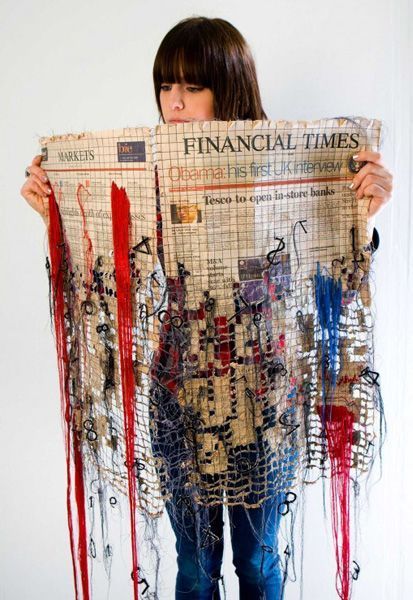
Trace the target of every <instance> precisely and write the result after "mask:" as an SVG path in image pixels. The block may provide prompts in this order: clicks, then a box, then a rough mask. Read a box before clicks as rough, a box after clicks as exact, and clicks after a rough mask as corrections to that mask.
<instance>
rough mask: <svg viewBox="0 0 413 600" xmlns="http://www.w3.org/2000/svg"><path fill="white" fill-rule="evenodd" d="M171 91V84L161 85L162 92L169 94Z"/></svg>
mask: <svg viewBox="0 0 413 600" xmlns="http://www.w3.org/2000/svg"><path fill="white" fill-rule="evenodd" d="M170 89H171V86H170V84H169V83H162V84H161V90H162V91H163V92H169V90H170Z"/></svg>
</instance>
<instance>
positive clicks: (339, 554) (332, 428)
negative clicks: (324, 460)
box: [325, 406, 354, 600]
mask: <svg viewBox="0 0 413 600" xmlns="http://www.w3.org/2000/svg"><path fill="white" fill-rule="evenodd" d="M353 420H354V416H353V414H352V413H351V412H350V411H349V410H348V409H347V408H346V407H345V406H331V407H330V406H329V407H327V410H326V421H325V426H326V435H327V444H328V453H329V456H330V464H331V516H332V525H333V536H334V547H335V553H336V565H337V578H336V589H337V593H338V595H339V596H340V598H341V600H349V598H350V469H351V444H352V436H353Z"/></svg>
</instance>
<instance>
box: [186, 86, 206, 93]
mask: <svg viewBox="0 0 413 600" xmlns="http://www.w3.org/2000/svg"><path fill="white" fill-rule="evenodd" d="M186 89H187V90H188V92H202V90H203V89H204V88H203V87H202V86H195V85H189V86H188V87H187V88H186Z"/></svg>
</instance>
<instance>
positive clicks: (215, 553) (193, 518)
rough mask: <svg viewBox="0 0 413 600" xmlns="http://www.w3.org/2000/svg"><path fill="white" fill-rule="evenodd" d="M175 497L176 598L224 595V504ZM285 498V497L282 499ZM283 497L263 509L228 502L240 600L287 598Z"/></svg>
mask: <svg viewBox="0 0 413 600" xmlns="http://www.w3.org/2000/svg"><path fill="white" fill-rule="evenodd" d="M183 498H184V497H183V496H177V495H176V496H175V498H174V499H173V500H167V501H166V509H167V512H168V515H169V518H170V521H171V525H172V528H173V530H174V533H175V536H176V550H177V554H178V557H177V562H178V574H177V578H176V589H175V600H220V599H221V596H220V591H219V585H218V583H219V579H221V565H222V556H223V550H224V540H223V524H224V523H223V505H222V504H217V505H214V506H211V507H203V506H200V505H197V504H195V503H194V502H193V501H192V500H191V499H189V497H186V498H185V501H183ZM281 501H282V498H281ZM279 504H280V498H279V499H278V500H275V499H274V498H272V499H270V500H267V501H266V502H264V503H263V504H262V505H261V506H260V507H259V508H248V509H246V508H244V507H243V506H242V505H235V506H229V507H228V513H229V518H230V532H231V544H232V550H233V564H234V566H235V572H236V574H237V576H238V578H239V594H240V595H239V598H240V600H261V599H262V600H281V598H282V587H283V586H282V575H281V568H280V557H279V555H278V543H277V534H278V527H279V522H280V518H281V516H280V512H282V511H280V510H278V506H279Z"/></svg>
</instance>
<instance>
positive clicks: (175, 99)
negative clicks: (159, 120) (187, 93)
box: [170, 86, 184, 110]
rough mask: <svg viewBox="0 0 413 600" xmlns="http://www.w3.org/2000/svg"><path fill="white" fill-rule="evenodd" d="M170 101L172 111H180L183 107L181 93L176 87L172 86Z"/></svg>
mask: <svg viewBox="0 0 413 600" xmlns="http://www.w3.org/2000/svg"><path fill="white" fill-rule="evenodd" d="M170 101H171V109H172V110H181V109H182V108H183V107H184V102H183V98H182V93H181V90H180V89H179V88H178V87H175V86H172V90H171V97H170Z"/></svg>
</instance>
